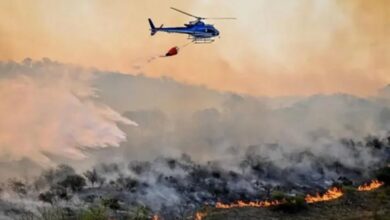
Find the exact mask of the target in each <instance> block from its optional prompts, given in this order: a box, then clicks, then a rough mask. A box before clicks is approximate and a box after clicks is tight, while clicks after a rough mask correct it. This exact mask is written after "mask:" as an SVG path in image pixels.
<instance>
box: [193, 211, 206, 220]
mask: <svg viewBox="0 0 390 220" xmlns="http://www.w3.org/2000/svg"><path fill="white" fill-rule="evenodd" d="M204 217H206V213H204V212H196V213H195V219H194V220H202V219H203V218H204Z"/></svg>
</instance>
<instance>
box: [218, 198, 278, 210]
mask: <svg viewBox="0 0 390 220" xmlns="http://www.w3.org/2000/svg"><path fill="white" fill-rule="evenodd" d="M281 203H282V202H281V201H278V200H274V201H255V202H244V201H241V200H239V201H237V202H235V203H232V204H224V203H221V202H217V203H216V204H215V207H216V208H218V209H230V208H243V207H258V208H260V207H269V206H276V205H280V204H281Z"/></svg>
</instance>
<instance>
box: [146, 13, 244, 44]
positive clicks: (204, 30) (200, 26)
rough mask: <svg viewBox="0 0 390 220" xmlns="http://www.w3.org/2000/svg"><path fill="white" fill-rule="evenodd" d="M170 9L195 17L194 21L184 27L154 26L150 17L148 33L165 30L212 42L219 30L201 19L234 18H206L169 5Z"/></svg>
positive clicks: (193, 39) (192, 38) (198, 41)
mask: <svg viewBox="0 0 390 220" xmlns="http://www.w3.org/2000/svg"><path fill="white" fill-rule="evenodd" d="M171 9H172V10H175V11H177V12H180V13H182V14H185V15H188V16H190V17H193V18H196V20H195V21H190V22H189V23H188V24H184V27H163V25H161V26H160V27H156V26H155V25H154V23H153V21H152V19H150V18H149V19H148V21H149V25H150V35H151V36H153V35H155V34H156V33H157V32H166V33H176V34H187V35H188V39H190V40H192V42H194V43H212V42H214V38H215V37H217V36H219V31H218V30H217V29H216V28H215V27H214V25H211V24H206V23H204V22H203V20H206V19H215V20H217V19H218V20H223V19H236V18H233V17H219V18H206V17H199V16H195V15H192V14H190V13H187V12H185V11H182V10H179V9H177V8H173V7H171Z"/></svg>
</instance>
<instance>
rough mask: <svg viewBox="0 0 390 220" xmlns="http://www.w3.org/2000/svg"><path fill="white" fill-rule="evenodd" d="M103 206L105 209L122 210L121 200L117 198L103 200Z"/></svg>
mask: <svg viewBox="0 0 390 220" xmlns="http://www.w3.org/2000/svg"><path fill="white" fill-rule="evenodd" d="M102 204H103V206H104V207H107V208H110V209H112V210H119V209H120V208H121V206H120V204H119V200H118V199H115V198H111V199H102Z"/></svg>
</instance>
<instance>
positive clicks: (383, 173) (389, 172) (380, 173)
mask: <svg viewBox="0 0 390 220" xmlns="http://www.w3.org/2000/svg"><path fill="white" fill-rule="evenodd" d="M375 176H376V178H377V179H378V180H379V181H382V182H384V183H385V184H386V185H390V167H383V168H381V169H379V170H377V171H376V172H375Z"/></svg>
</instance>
